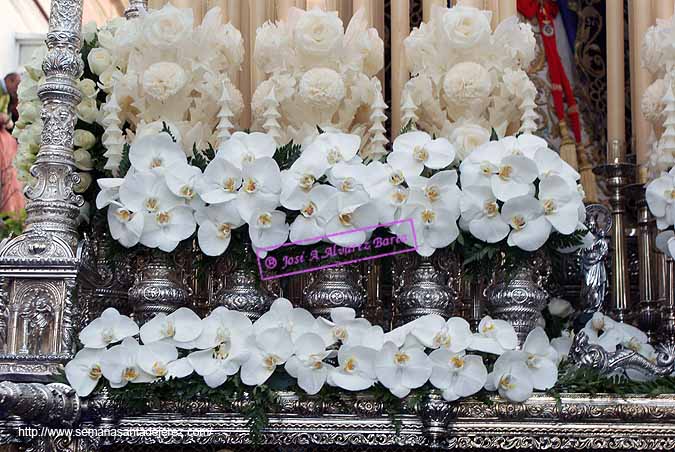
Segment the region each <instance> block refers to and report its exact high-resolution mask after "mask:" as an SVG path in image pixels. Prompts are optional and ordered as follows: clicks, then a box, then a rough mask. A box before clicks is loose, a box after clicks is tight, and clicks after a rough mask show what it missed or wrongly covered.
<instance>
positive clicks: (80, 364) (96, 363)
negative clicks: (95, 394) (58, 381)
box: [65, 348, 105, 397]
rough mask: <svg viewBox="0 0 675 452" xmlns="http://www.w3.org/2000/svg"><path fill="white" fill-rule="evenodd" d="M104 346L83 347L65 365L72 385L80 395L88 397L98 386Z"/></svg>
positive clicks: (67, 376)
mask: <svg viewBox="0 0 675 452" xmlns="http://www.w3.org/2000/svg"><path fill="white" fill-rule="evenodd" d="M104 352H105V350H104V349H102V348H83V349H82V350H80V351H79V352H77V354H76V355H75V357H74V358H73V359H71V360H70V361H68V363H67V364H66V367H65V373H66V378H67V379H68V383H69V384H70V386H71V387H72V388H73V389H74V390H75V392H77V395H79V396H80V397H86V396H88V395H89V394H91V392H92V391H93V390H94V389H95V388H96V385H98V382H99V380H100V379H101V376H102V375H103V373H102V371H101V358H102V357H103V353H104Z"/></svg>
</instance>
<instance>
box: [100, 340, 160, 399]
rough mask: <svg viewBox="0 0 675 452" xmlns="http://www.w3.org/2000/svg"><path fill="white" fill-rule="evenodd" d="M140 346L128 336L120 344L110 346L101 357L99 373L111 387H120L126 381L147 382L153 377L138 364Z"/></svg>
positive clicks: (124, 384) (125, 383)
mask: <svg viewBox="0 0 675 452" xmlns="http://www.w3.org/2000/svg"><path fill="white" fill-rule="evenodd" d="M140 348H141V346H140V345H139V344H138V342H137V341H136V339H133V338H131V337H128V338H126V339H124V340H123V341H122V343H121V344H119V345H115V346H112V347H110V348H109V349H108V350H106V351H105V352H103V356H102V357H101V361H100V364H101V373H102V374H103V376H104V377H105V378H106V380H108V382H109V383H110V387H112V388H121V387H124V386H126V385H127V383H130V382H131V383H149V382H151V381H152V380H154V379H155V377H154V376H152V375H150V374H148V373H146V372H144V371H143V369H141V367H140V366H139V364H138V352H139V351H140Z"/></svg>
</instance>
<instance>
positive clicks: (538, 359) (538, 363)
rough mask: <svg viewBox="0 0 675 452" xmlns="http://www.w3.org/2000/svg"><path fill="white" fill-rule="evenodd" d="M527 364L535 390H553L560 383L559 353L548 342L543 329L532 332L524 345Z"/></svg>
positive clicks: (538, 328) (539, 328)
mask: <svg viewBox="0 0 675 452" xmlns="http://www.w3.org/2000/svg"><path fill="white" fill-rule="evenodd" d="M523 353H524V354H525V364H526V365H527V368H528V369H529V370H530V374H531V375H532V385H533V386H534V388H535V389H540V390H546V389H550V388H552V387H553V386H554V385H555V383H556V382H557V381H558V362H559V359H560V357H559V355H558V352H557V351H556V350H555V348H553V347H552V346H551V344H550V342H549V340H548V336H547V335H546V333H545V332H544V329H543V328H542V327H537V328H535V329H533V330H532V331H530V333H529V334H528V335H527V338H526V339H525V343H524V344H523Z"/></svg>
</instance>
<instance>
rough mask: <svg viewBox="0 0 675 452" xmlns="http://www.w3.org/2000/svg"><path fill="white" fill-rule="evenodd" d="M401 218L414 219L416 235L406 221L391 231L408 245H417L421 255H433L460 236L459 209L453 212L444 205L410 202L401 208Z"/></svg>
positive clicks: (393, 227)
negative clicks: (411, 231)
mask: <svg viewBox="0 0 675 452" xmlns="http://www.w3.org/2000/svg"><path fill="white" fill-rule="evenodd" d="M401 218H411V219H412V220H413V225H414V231H415V235H413V234H411V233H410V225H409V224H406V223H398V224H396V225H394V226H392V227H391V228H390V229H391V231H392V232H393V233H394V234H396V235H397V236H399V237H400V238H401V241H402V242H403V243H405V244H406V245H409V246H415V245H417V253H418V254H420V255H421V256H431V255H432V254H433V253H434V251H436V249H438V248H444V247H446V246H448V245H450V244H451V243H452V242H454V241H455V239H456V238H457V236H459V228H458V227H457V219H458V218H459V210H458V211H456V212H453V211H450V210H448V209H445V208H443V207H435V206H431V205H423V204H419V203H412V202H408V203H407V204H406V205H405V206H403V208H402V209H401ZM415 241H417V243H415Z"/></svg>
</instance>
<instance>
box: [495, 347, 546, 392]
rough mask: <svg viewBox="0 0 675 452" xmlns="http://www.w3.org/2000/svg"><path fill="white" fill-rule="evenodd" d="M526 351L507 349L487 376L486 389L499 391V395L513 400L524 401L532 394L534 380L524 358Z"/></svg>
mask: <svg viewBox="0 0 675 452" xmlns="http://www.w3.org/2000/svg"><path fill="white" fill-rule="evenodd" d="M523 356H524V353H523V352H519V351H507V352H505V353H504V354H503V355H501V356H500V357H499V358H497V361H496V362H495V364H494V367H493V370H492V372H491V373H490V374H488V376H487V380H486V382H485V389H487V390H488V391H499V395H500V396H502V397H504V398H505V399H507V400H510V401H512V402H524V401H526V400H527V399H529V398H530V397H531V396H532V391H533V389H534V382H533V381H532V374H531V372H530V370H529V369H528V367H527V364H525V360H524V359H523Z"/></svg>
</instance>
